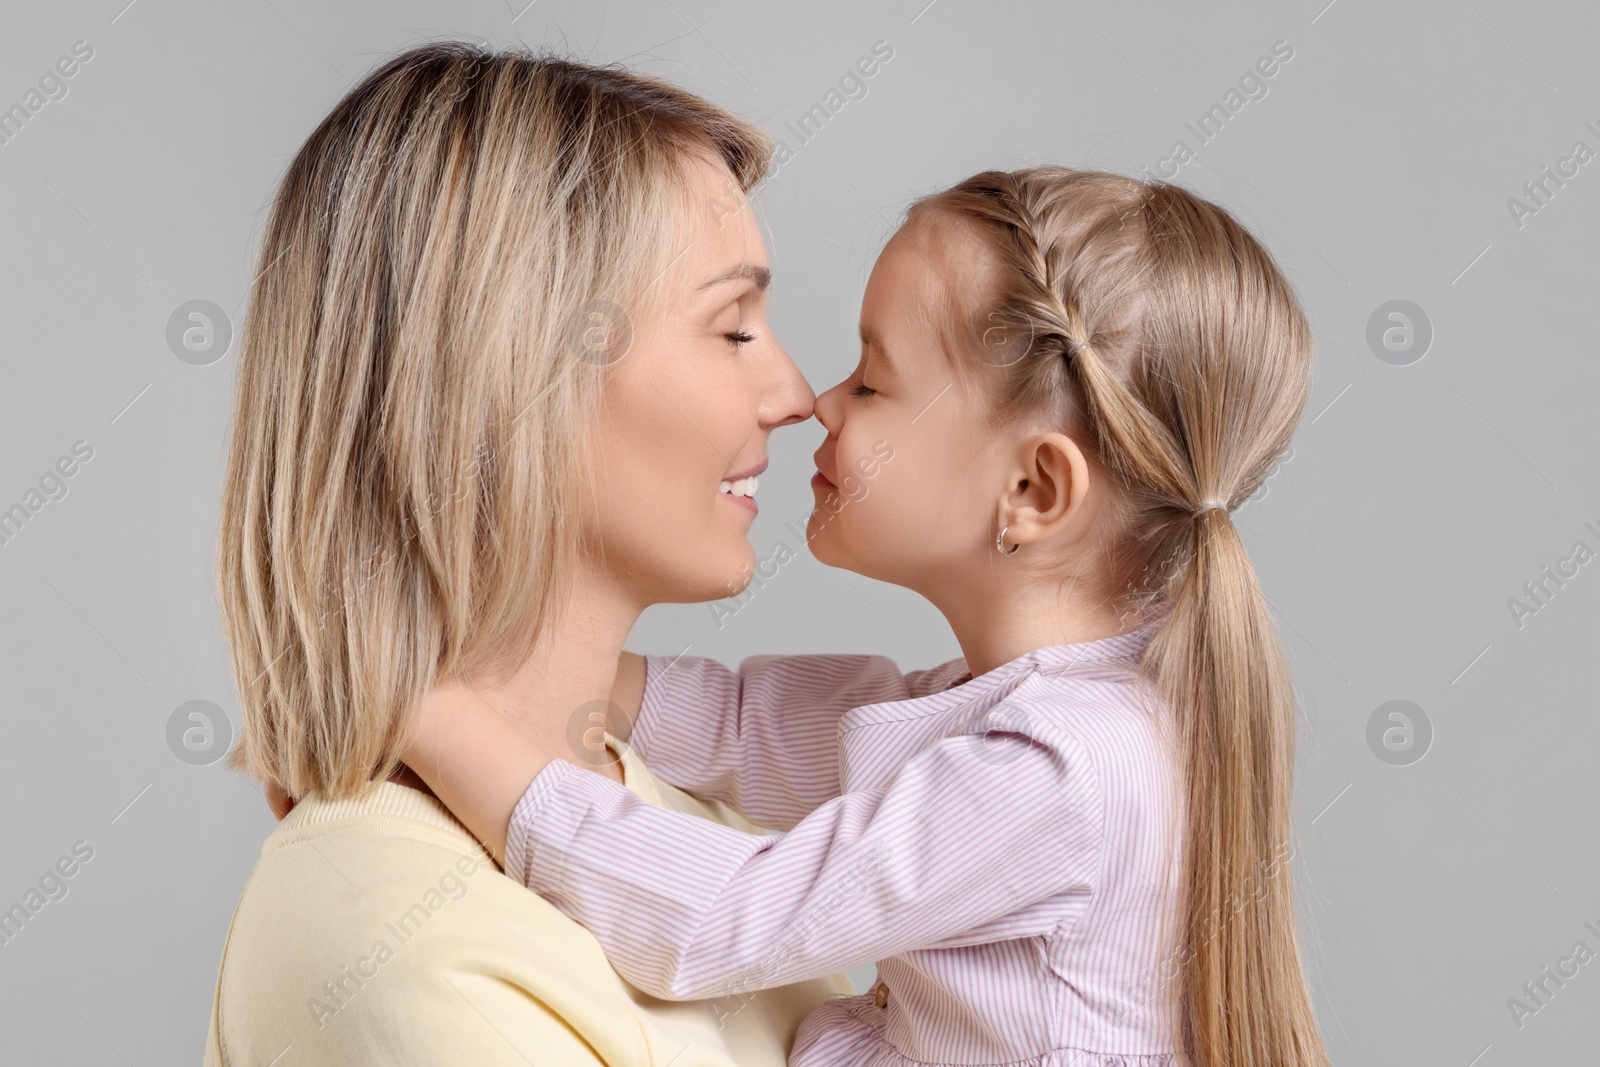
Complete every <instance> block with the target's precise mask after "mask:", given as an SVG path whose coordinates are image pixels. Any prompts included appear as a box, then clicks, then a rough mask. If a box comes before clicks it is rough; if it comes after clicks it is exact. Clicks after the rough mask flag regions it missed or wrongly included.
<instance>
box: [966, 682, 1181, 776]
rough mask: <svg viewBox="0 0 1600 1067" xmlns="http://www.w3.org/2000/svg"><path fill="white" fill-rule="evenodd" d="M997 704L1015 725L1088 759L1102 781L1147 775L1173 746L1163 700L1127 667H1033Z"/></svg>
mask: <svg viewBox="0 0 1600 1067" xmlns="http://www.w3.org/2000/svg"><path fill="white" fill-rule="evenodd" d="M996 708H997V710H999V712H1000V714H1001V715H1002V716H1003V717H1005V718H1006V719H1007V720H1008V721H1011V722H1014V723H1016V724H1017V725H1018V727H1019V728H1020V730H1021V732H1024V733H1028V734H1030V735H1032V736H1035V737H1036V738H1037V739H1038V740H1040V741H1043V742H1045V743H1048V744H1053V745H1055V746H1058V747H1061V748H1063V749H1067V750H1070V751H1073V752H1075V753H1076V754H1078V755H1079V756H1080V757H1082V758H1085V759H1087V760H1089V761H1090V762H1091V763H1092V764H1093V765H1094V768H1095V770H1096V773H1097V776H1098V777H1100V778H1101V779H1102V782H1103V783H1104V784H1105V785H1106V786H1107V787H1108V788H1115V787H1116V786H1117V783H1118V780H1119V778H1127V779H1128V783H1125V784H1135V783H1138V782H1141V781H1144V780H1146V778H1147V774H1148V771H1149V769H1150V766H1151V764H1152V763H1153V762H1158V761H1159V762H1161V763H1166V762H1168V761H1169V760H1170V758H1171V754H1172V751H1173V749H1172V740H1173V735H1172V725H1173V722H1172V717H1171V715H1170V712H1169V709H1168V708H1167V705H1166V704H1165V702H1164V701H1162V700H1161V698H1160V696H1159V694H1158V693H1157V692H1156V689H1155V686H1154V685H1152V684H1150V682H1149V681H1148V680H1147V679H1144V678H1142V677H1140V676H1139V675H1137V674H1135V673H1133V672H1132V671H1131V670H1121V669H1114V668H1105V667H1100V666H1096V667H1093V668H1089V669H1083V670H1077V669H1074V670H1066V671H1046V670H1039V671H1033V672H1030V673H1029V675H1028V676H1027V677H1025V678H1024V679H1023V680H1022V681H1021V682H1020V683H1019V684H1018V685H1017V686H1016V688H1014V689H1013V690H1012V691H1011V692H1010V693H1008V694H1007V695H1006V697H1005V699H1004V700H1002V701H1001V702H1000V704H998V705H996Z"/></svg>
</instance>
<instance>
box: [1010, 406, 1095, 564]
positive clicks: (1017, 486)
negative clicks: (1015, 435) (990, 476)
mask: <svg viewBox="0 0 1600 1067" xmlns="http://www.w3.org/2000/svg"><path fill="white" fill-rule="evenodd" d="M1088 489H1089V463H1088V460H1087V459H1085V458H1084V455H1083V450H1082V449H1080V448H1079V447H1078V445H1077V442H1075V441H1073V440H1072V438H1070V437H1068V436H1067V435H1066V434H1061V433H1044V434H1036V435H1034V436H1033V437H1030V438H1028V439H1027V440H1026V441H1023V442H1022V443H1021V444H1020V445H1019V446H1018V449H1017V462H1016V465H1015V466H1014V467H1012V468H1011V470H1010V471H1009V472H1008V477H1007V482H1006V487H1005V491H1004V492H1003V493H1002V494H1001V499H1000V523H1001V525H1003V526H1007V527H1009V529H1008V530H1007V531H1006V541H1007V542H1009V543H1027V542H1031V541H1043V540H1046V539H1048V538H1050V537H1051V536H1053V535H1054V534H1055V533H1056V531H1058V530H1060V529H1061V528H1062V527H1063V526H1065V525H1066V523H1067V522H1068V520H1069V519H1070V518H1071V517H1072V516H1074V515H1076V514H1077V508H1078V504H1079V503H1080V502H1081V501H1082V500H1083V497H1084V494H1085V493H1087V492H1088Z"/></svg>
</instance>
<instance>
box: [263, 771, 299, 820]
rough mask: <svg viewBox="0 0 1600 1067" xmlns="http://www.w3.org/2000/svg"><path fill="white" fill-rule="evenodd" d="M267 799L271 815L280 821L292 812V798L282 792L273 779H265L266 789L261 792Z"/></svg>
mask: <svg viewBox="0 0 1600 1067" xmlns="http://www.w3.org/2000/svg"><path fill="white" fill-rule="evenodd" d="M263 792H265V793H266V797H267V806H268V807H270V808H271V809H272V814H273V815H275V816H277V818H278V819H279V820H280V821H281V820H282V819H283V817H284V816H285V815H287V814H289V812H290V811H292V810H294V797H292V796H290V795H289V794H288V793H285V792H284V791H283V786H281V785H279V784H278V783H277V782H276V781H275V780H274V779H271V778H269V779H267V786H266V789H265V790H263Z"/></svg>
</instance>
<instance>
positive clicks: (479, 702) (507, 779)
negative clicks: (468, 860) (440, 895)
mask: <svg viewBox="0 0 1600 1067" xmlns="http://www.w3.org/2000/svg"><path fill="white" fill-rule="evenodd" d="M401 759H403V760H404V761H405V763H406V765H407V766H408V767H410V768H411V769H412V770H413V771H414V772H416V774H417V775H418V776H419V777H421V778H422V780H423V781H425V782H427V783H428V788H430V789H432V790H433V792H434V795H436V796H437V797H438V798H439V799H440V800H442V801H443V802H444V804H445V806H446V807H447V808H449V809H450V811H451V814H453V815H455V817H456V818H458V819H460V820H461V822H462V823H463V824H464V825H465V826H466V827H467V829H469V830H471V831H472V833H473V835H474V836H476V837H477V838H478V840H479V841H481V842H483V847H484V848H486V849H488V850H489V853H490V855H492V856H493V857H494V858H495V862H497V863H499V864H500V865H501V866H502V867H503V866H505V851H506V830H507V828H508V827H509V825H510V823H511V812H512V810H513V809H514V808H516V806H517V801H519V800H521V799H522V794H523V793H525V792H527V790H528V785H529V783H531V782H532V781H533V779H534V776H536V775H537V774H538V773H539V772H540V771H541V770H543V769H544V767H545V765H546V764H547V763H549V762H550V760H551V756H550V755H549V753H547V752H546V751H545V750H544V749H543V748H541V747H539V746H538V745H536V744H534V743H533V741H531V740H529V738H528V737H527V736H526V735H524V734H523V733H522V731H521V730H519V729H518V728H517V726H516V724H515V723H513V722H512V721H511V720H510V719H509V718H508V717H507V716H506V715H505V714H504V713H502V712H501V711H500V710H499V709H498V708H496V707H494V706H493V705H491V704H490V703H489V702H488V701H486V700H485V699H483V697H481V696H479V695H478V694H477V693H475V692H473V691H472V690H471V689H470V688H468V687H467V686H466V685H464V684H462V683H461V682H459V681H450V682H441V683H439V684H438V685H435V686H434V687H433V688H432V689H431V690H429V691H428V695H427V697H426V698H425V699H424V700H423V702H422V706H421V707H420V708H418V709H417V714H416V719H415V721H414V722H413V723H412V729H411V734H410V738H409V739H408V740H407V742H406V747H405V750H404V752H403V753H402V755H401Z"/></svg>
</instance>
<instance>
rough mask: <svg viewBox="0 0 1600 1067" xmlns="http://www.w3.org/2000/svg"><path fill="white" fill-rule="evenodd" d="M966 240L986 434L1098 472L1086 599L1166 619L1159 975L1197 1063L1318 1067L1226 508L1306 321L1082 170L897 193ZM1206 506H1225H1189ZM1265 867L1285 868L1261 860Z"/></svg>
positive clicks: (1171, 206)
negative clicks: (1167, 764)
mask: <svg viewBox="0 0 1600 1067" xmlns="http://www.w3.org/2000/svg"><path fill="white" fill-rule="evenodd" d="M929 217H932V219H934V220H940V221H954V222H955V223H956V224H957V225H962V224H968V225H972V226H974V227H975V228H976V232H977V233H979V234H980V235H982V237H983V239H984V240H985V242H986V244H987V246H988V247H990V248H992V249H993V251H994V252H995V253H996V254H997V257H998V263H999V275H998V277H997V278H996V279H995V283H996V285H997V291H994V292H992V293H990V294H988V298H987V299H982V298H980V299H976V300H971V301H969V305H968V307H967V308H966V309H965V314H964V315H962V316H960V317H958V318H957V319H956V320H955V321H953V322H951V323H949V324H948V326H947V330H946V336H947V338H948V341H949V347H950V348H951V349H952V350H953V353H954V354H956V355H958V356H965V358H966V364H965V366H964V369H963V370H962V377H963V378H966V379H968V380H972V381H978V380H985V384H986V387H987V389H988V390H991V391H990V392H989V393H988V395H990V396H991V397H992V399H993V403H992V405H991V406H990V407H989V409H988V413H989V415H990V416H991V417H992V421H993V424H994V426H996V427H998V426H1001V425H1007V424H1015V423H1016V422H1017V421H1019V420H1036V419H1038V418H1040V417H1044V418H1045V419H1047V420H1048V421H1049V422H1050V423H1052V424H1053V426H1054V427H1055V428H1058V429H1060V430H1061V431H1062V432H1065V433H1067V434H1068V435H1069V436H1071V437H1073V439H1074V440H1075V441H1077V442H1078V444H1079V445H1080V447H1082V448H1083V449H1084V451H1085V453H1086V454H1087V455H1088V456H1089V457H1090V460H1091V463H1092V464H1094V465H1095V466H1097V467H1099V468H1100V469H1101V470H1102V471H1103V472H1105V473H1107V474H1109V476H1110V478H1111V479H1112V480H1113V481H1114V482H1115V484H1116V486H1117V489H1118V492H1117V493H1116V494H1115V497H1116V500H1117V505H1116V507H1115V508H1114V514H1113V518H1112V520H1111V521H1110V523H1109V528H1108V530H1107V537H1106V539H1105V542H1104V543H1103V545H1102V558H1101V560H1100V563H1101V564H1102V565H1101V566H1100V567H1099V568H1098V570H1097V571H1096V572H1095V576H1094V577H1092V578H1091V579H1089V580H1090V581H1092V582H1095V583H1096V584H1097V585H1098V588H1094V589H1091V590H1090V594H1091V595H1095V596H1099V597H1101V598H1102V599H1103V601H1104V602H1106V603H1110V604H1113V605H1116V606H1118V609H1119V612H1120V613H1121V614H1123V615H1124V617H1126V615H1127V614H1129V613H1138V614H1140V615H1141V616H1145V613H1146V611H1147V610H1148V611H1149V615H1148V616H1147V617H1151V618H1153V617H1159V616H1162V615H1164V616H1165V621H1164V622H1162V623H1161V625H1160V627H1159V629H1158V630H1157V632H1156V635H1155V636H1154V637H1153V638H1152V639H1151V641H1150V643H1149V645H1148V646H1147V647H1146V649H1145V651H1144V653H1143V654H1142V656H1141V659H1140V661H1139V663H1138V665H1137V667H1138V672H1139V674H1140V675H1141V676H1142V677H1143V678H1145V679H1147V680H1149V681H1150V682H1153V683H1154V691H1155V692H1156V693H1158V694H1159V695H1160V696H1161V697H1162V698H1163V701H1162V702H1163V703H1164V704H1165V705H1166V707H1167V708H1170V709H1171V711H1170V714H1171V716H1172V719H1171V720H1170V721H1168V722H1167V723H1166V724H1165V725H1166V726H1168V727H1169V729H1170V732H1169V735H1168V736H1169V737H1171V738H1172V739H1173V741H1174V742H1176V745H1177V754H1178V759H1177V762H1178V764H1179V766H1180V767H1181V776H1182V785H1181V788H1180V791H1179V799H1180V801H1181V802H1182V804H1183V808H1184V815H1183V819H1184V822H1185V826H1184V848H1183V850H1182V852H1183V861H1182V862H1183V868H1182V877H1181V879H1180V882H1179V884H1180V886H1181V893H1182V902H1181V904H1180V906H1179V908H1178V918H1179V929H1178V933H1177V937H1176V941H1175V946H1176V950H1175V954H1174V957H1173V958H1172V959H1169V960H1168V961H1167V969H1166V974H1165V977H1166V978H1169V979H1170V981H1166V982H1164V983H1163V984H1162V987H1161V988H1162V990H1163V991H1164V994H1165V995H1166V997H1167V998H1168V1001H1167V1007H1168V1008H1169V1009H1170V1011H1171V1013H1172V1014H1171V1016H1170V1017H1171V1018H1173V1019H1175V1020H1176V1021H1177V1024H1178V1027H1179V1035H1180V1040H1181V1042H1182V1046H1183V1049H1182V1050H1183V1051H1186V1052H1187V1053H1188V1055H1189V1056H1190V1057H1191V1062H1193V1063H1195V1064H1196V1065H1197V1067H1246V1065H1261V1067H1266V1065H1271V1067H1309V1065H1316V1067H1324V1065H1326V1064H1327V1062H1328V1060H1327V1056H1326V1053H1325V1051H1324V1049H1323V1046H1322V1041H1321V1037H1320V1036H1319V1032H1318V1027H1317V1023H1316V1017H1315V1015H1314V1013H1313V1011H1312V1007H1311V1001H1310V996H1309V993H1308V991H1307V986H1306V981H1305V978H1304V975H1303V972H1302V967H1301V960H1300V955H1299V950H1298V947H1297V943H1296V937H1295V915H1294V893H1293V888H1294V887H1293V880H1292V876H1291V874H1290V872H1289V868H1288V866H1287V864H1286V863H1285V862H1284V861H1285V860H1286V858H1287V853H1286V850H1288V840H1289V832H1290V826H1291V809H1290V779H1291V776H1292V772H1293V764H1294V721H1295V704H1294V691H1293V684H1292V679H1291V677H1290V674H1289V669H1288V664H1287V661H1286V659H1285V657H1284V653H1283V649H1282V647H1281V645H1280V644H1279V642H1278V636H1277V632H1276V629H1275V628H1274V626H1273V621H1272V617H1271V615H1270V614H1269V612H1268V608H1267V603H1266V601H1265V599H1264V598H1263V597H1262V594H1261V587H1260V585H1259V583H1258V581H1257V579H1256V574H1255V570H1254V568H1253V567H1252V566H1251V563H1250V557H1249V556H1248V554H1247V553H1246V552H1245V546H1244V543H1243V542H1242V541H1241V540H1240V537H1239V534H1238V531H1237V530H1236V529H1235V527H1234V525H1233V522H1232V519H1231V518H1230V516H1229V514H1228V513H1229V512H1231V511H1232V510H1233V509H1234V508H1235V507H1237V506H1238V505H1239V504H1240V503H1242V502H1243V501H1244V500H1245V499H1246V498H1248V497H1249V496H1250V495H1251V494H1253V493H1254V492H1255V491H1256V489H1257V488H1258V487H1259V486H1260V485H1261V483H1262V482H1263V480H1265V478H1266V477H1267V475H1268V473H1269V472H1270V470H1271V469H1272V466H1273V463H1274V461H1275V460H1276V459H1277V458H1278V456H1279V455H1280V454H1281V453H1282V452H1283V451H1284V449H1285V448H1286V447H1287V446H1288V445H1289V442H1290V437H1291V436H1292V435H1293V433H1294V428H1295V424H1296V423H1297V422H1298V421H1299V418H1300V414H1301V410H1302V408H1303V407H1304V405H1305V401H1306V395H1307V392H1308V389H1309V384H1310V372H1311V357H1312V335H1311V329H1310V326H1309V324H1308V322H1307V319H1306V316H1305V313H1304V312H1303V310H1302V309H1301V307H1300V304H1299V302H1298V300H1297V298H1296V296H1295V294H1294V292H1293V290H1292V289H1291V288H1290V286H1289V284H1288V282H1287V281H1286V280H1285V279H1284V277H1283V275H1282V274H1281V273H1280V272H1279V270H1278V268H1277V266H1276V265H1275V264H1274V263H1273V261H1272V258H1271V257H1270V256H1269V255H1268V254H1267V252H1266V250H1265V249H1264V248H1263V247H1262V246H1261V245H1260V244H1259V243H1258V242H1257V241H1256V240H1255V239H1254V238H1253V237H1252V236H1251V235H1250V234H1249V233H1248V232H1247V231H1246V230H1245V229H1244V227H1243V226H1241V225H1240V224H1239V223H1238V222H1237V221H1236V220H1235V219H1234V218H1233V217H1232V216H1231V215H1230V214H1229V213H1228V212H1227V211H1225V210H1224V209H1222V208H1220V207H1218V206H1217V205H1215V204H1212V203H1209V202H1207V201H1205V200H1202V199H1200V198H1199V197H1197V196H1195V195H1193V194H1192V193H1189V192H1186V191H1185V190H1184V189H1182V188H1180V187H1178V186H1176V185H1172V184H1169V183H1164V182H1148V183H1147V182H1141V181H1138V180H1135V179H1132V178H1128V177H1124V176H1121V175H1116V174H1109V173H1105V172H1100V171H1084V170H1073V169H1068V168H1065V167H1033V168H1029V169H1025V170H1019V171H1013V172H1009V173H1007V172H1001V171H987V172H985V173H982V174H978V175H975V176H973V177H971V178H969V179H967V180H966V181H963V182H961V183H960V184H958V185H956V186H955V187H953V188H951V189H948V190H945V191H943V192H939V193H935V194H932V195H930V196H927V197H924V198H922V199H921V200H919V201H917V202H915V203H914V204H913V205H912V206H911V208H910V210H909V212H908V222H910V221H916V220H920V219H926V218H929ZM1207 501H1216V502H1219V503H1221V504H1223V505H1224V506H1225V507H1226V508H1227V511H1224V510H1221V509H1216V508H1212V509H1208V510H1204V511H1200V512H1199V513H1198V514H1195V512H1196V511H1197V509H1199V508H1200V507H1201V505H1202V504H1203V503H1205V502H1207ZM1280 864H1282V866H1281V868H1280Z"/></svg>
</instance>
